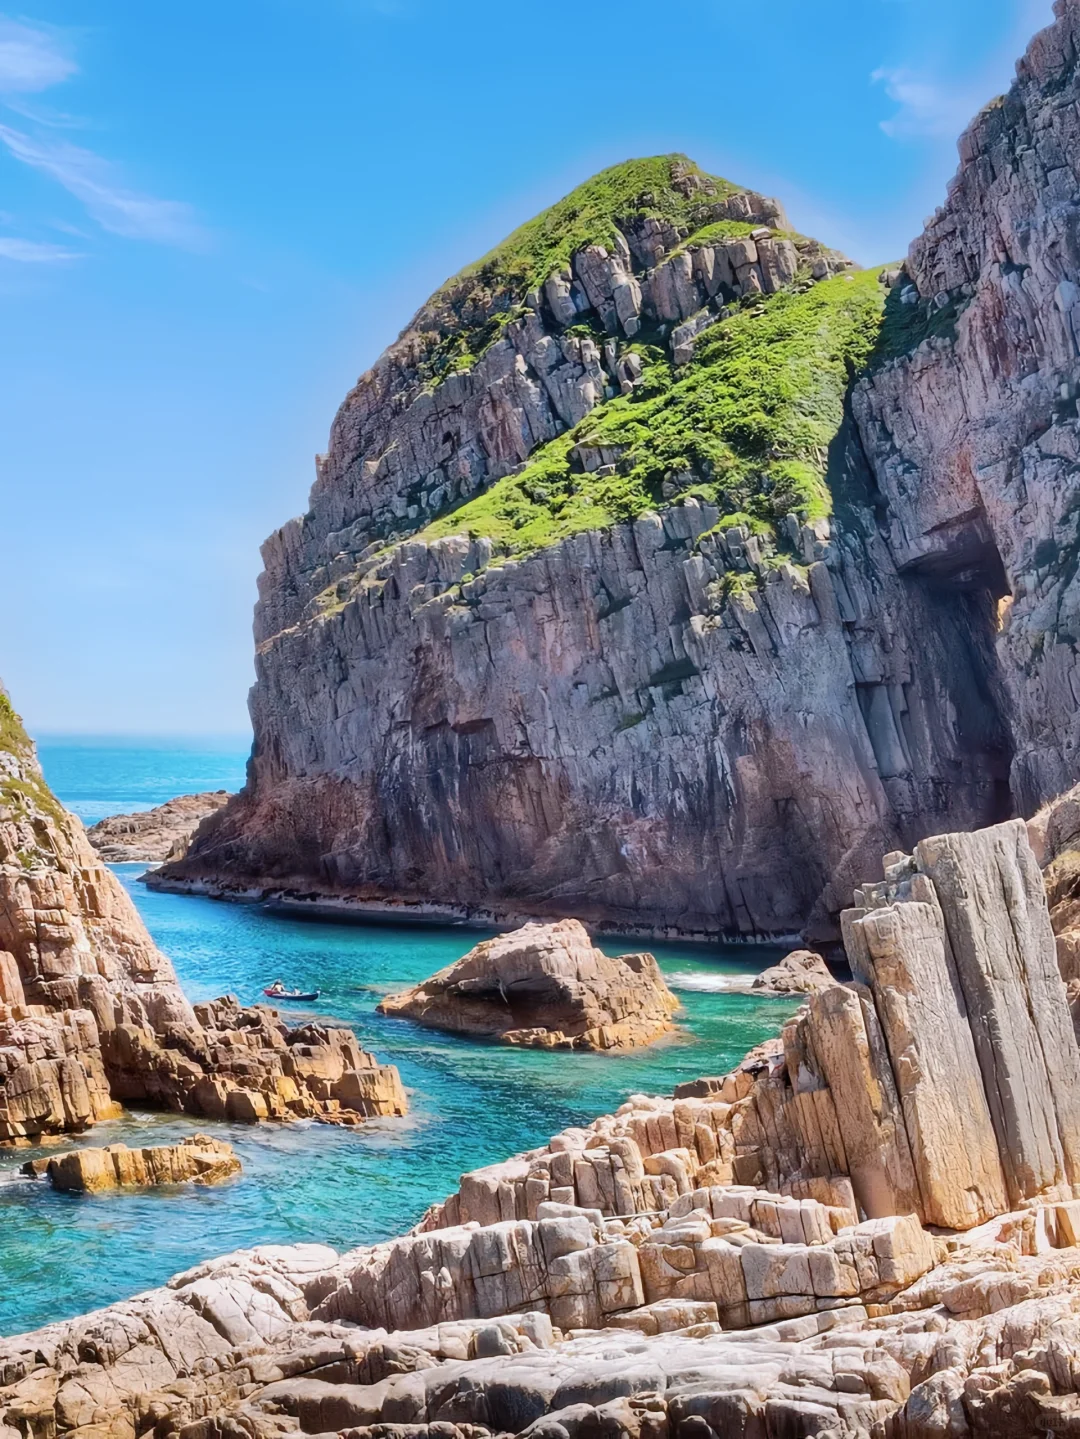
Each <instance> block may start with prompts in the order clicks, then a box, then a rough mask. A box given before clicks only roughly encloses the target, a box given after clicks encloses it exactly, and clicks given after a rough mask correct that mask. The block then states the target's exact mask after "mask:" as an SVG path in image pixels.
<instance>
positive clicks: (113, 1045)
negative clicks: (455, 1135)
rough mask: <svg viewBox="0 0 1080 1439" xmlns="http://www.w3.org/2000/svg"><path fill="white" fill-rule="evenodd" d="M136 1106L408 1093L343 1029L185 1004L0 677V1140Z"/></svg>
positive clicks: (341, 1114)
mask: <svg viewBox="0 0 1080 1439" xmlns="http://www.w3.org/2000/svg"><path fill="white" fill-rule="evenodd" d="M123 1104H146V1105H150V1106H154V1107H160V1108H163V1109H170V1110H174V1111H178V1112H184V1113H187V1114H192V1115H200V1116H204V1117H206V1118H210V1119H230V1120H234V1121H237V1122H241V1123H256V1122H258V1121H260V1120H267V1119H272V1120H290V1119H300V1118H315V1119H319V1120H322V1121H325V1122H327V1123H334V1124H359V1123H362V1122H363V1120H364V1119H365V1118H369V1117H371V1116H375V1115H398V1114H404V1113H405V1112H406V1109H407V1107H408V1105H407V1100H406V1097H405V1092H404V1090H403V1088H402V1085H401V1080H400V1077H399V1076H398V1073H397V1070H396V1069H395V1068H394V1067H393V1066H392V1065H380V1064H379V1063H378V1061H377V1060H376V1059H375V1058H374V1057H373V1056H372V1055H370V1054H368V1053H367V1051H365V1050H364V1049H363V1048H362V1046H361V1045H360V1043H359V1041H358V1040H357V1039H356V1037H355V1035H353V1034H352V1033H351V1032H350V1031H349V1030H347V1029H342V1028H336V1027H328V1026H325V1025H317V1024H311V1025H305V1026H303V1027H301V1028H297V1029H290V1028H289V1027H288V1026H286V1025H284V1024H282V1023H281V1021H280V1020H279V1018H278V1016H277V1013H276V1012H275V1011H274V1010H272V1009H269V1008H267V1007H265V1006H257V1007H255V1008H251V1009H245V1008H243V1007H241V1006H240V1004H239V1003H238V1002H237V1001H236V1000H235V999H233V998H231V997H229V996H225V997H224V998H222V999H219V1000H217V1001H215V1002H214V1003H212V1004H205V1005H198V1006H195V1007H193V1006H192V1005H191V1004H189V1003H188V1001H187V999H186V998H185V996H184V994H183V991H182V990H181V988H180V985H179V982H178V981H177V978H176V974H175V972H174V971H173V967H172V965H171V963H170V962H169V960H168V959H167V958H166V957H165V956H164V955H163V954H162V953H161V952H160V951H159V950H158V949H157V947H156V946H155V945H154V943H153V941H152V940H151V938H150V936H149V934H148V933H147V931H146V928H145V926H144V925H143V923H142V920H141V919H140V918H139V915H138V913H137V911H136V910H135V907H134V905H133V904H132V903H131V901H130V899H129V898H128V896H127V894H126V893H125V892H124V890H123V888H122V887H121V885H120V883H119V881H118V880H117V879H116V877H115V876H114V875H113V874H112V873H111V872H110V871H109V870H108V869H107V868H105V866H104V865H103V864H102V862H101V860H100V858H99V857H98V855H97V853H96V852H95V851H94V849H93V848H92V847H91V846H90V844H89V843H88V842H87V839H86V836H85V833H84V831H83V828H82V825H81V824H80V823H79V821H78V820H77V819H76V818H75V817H74V816H73V815H70V814H68V813H67V812H66V811H65V810H63V809H62V808H61V807H60V805H59V804H58V803H57V801H56V799H55V797H54V796H53V795H52V794H51V792H50V791H49V789H48V786H47V785H46V784H45V781H44V778H43V776H42V774H41V770H40V767H39V766H38V763H37V759H36V757H35V754H34V749H33V745H32V744H31V742H30V740H29V739H28V737H27V735H26V733H25V731H24V730H23V728H22V724H21V722H20V720H19V718H18V716H17V715H16V714H15V711H14V709H13V708H12V706H11V702H10V700H9V699H8V697H7V695H6V693H5V692H4V691H3V690H0V1144H12V1145H27V1144H31V1143H34V1142H37V1141H39V1140H40V1139H42V1138H44V1137H48V1136H50V1135H58V1134H63V1133H77V1132H81V1131H83V1130H86V1129H88V1128H90V1127H92V1126H93V1125H94V1124H96V1123H99V1122H101V1121H102V1120H106V1119H114V1118H116V1117H118V1115H119V1114H120V1112H121V1106H122V1105H123Z"/></svg>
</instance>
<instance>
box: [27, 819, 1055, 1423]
mask: <svg viewBox="0 0 1080 1439" xmlns="http://www.w3.org/2000/svg"><path fill="white" fill-rule="evenodd" d="M1064 803H1065V804H1072V803H1074V801H1073V799H1072V797H1070V799H1069V800H1068V801H1066V802H1064ZM1069 832H1071V825H1070V824H1069V823H1067V822H1063V823H1058V821H1057V820H1056V819H1055V811H1051V812H1050V813H1049V814H1048V815H1044V816H1041V817H1040V819H1039V820H1038V821H1037V822H1036V823H1035V824H1034V825H1033V829H1032V833H1033V835H1034V836H1035V838H1036V841H1037V842H1038V843H1040V844H1043V843H1044V842H1045V841H1046V839H1047V837H1048V836H1050V835H1053V834H1055V833H1056V834H1058V835H1059V836H1061V835H1064V834H1067V833H1069ZM1050 848H1051V849H1054V848H1056V845H1055V844H1053V843H1051V845H1050ZM1074 852H1075V851H1073V850H1069V849H1068V848H1067V845H1066V847H1065V848H1063V849H1062V850H1061V853H1060V854H1058V855H1056V856H1053V857H1051V856H1050V855H1049V854H1044V855H1043V856H1042V857H1043V858H1044V859H1045V860H1046V861H1047V862H1048V863H1051V864H1052V863H1053V862H1054V860H1055V858H1058V859H1059V858H1061V857H1062V855H1067V854H1071V853H1074ZM885 868H886V875H887V878H886V880H885V881H884V883H878V884H874V885H869V886H864V887H863V888H862V889H861V890H860V892H859V893H858V894H857V895H856V905H855V907H854V908H853V909H851V910H849V911H847V912H846V914H845V917H844V931H845V938H846V942H847V946H848V958H849V962H850V964H851V966H852V969H853V970H854V971H855V973H856V975H857V980H856V982H855V983H853V984H851V985H846V986H845V985H839V984H834V985H832V986H830V987H828V988H824V989H822V990H820V991H818V992H817V993H815V994H814V995H813V996H812V997H811V998H810V1001H809V1003H808V1004H807V1005H806V1006H805V1007H804V1008H803V1009H802V1010H800V1012H799V1014H798V1015H796V1017H795V1018H794V1019H792V1020H791V1021H790V1022H789V1023H788V1024H787V1025H786V1026H785V1028H784V1031H783V1034H782V1036H781V1037H780V1038H779V1039H778V1040H776V1041H773V1042H771V1043H769V1044H766V1045H764V1046H762V1047H761V1049H759V1050H758V1051H755V1052H754V1053H752V1054H751V1055H748V1056H747V1058H746V1060H745V1061H744V1062H743V1064H742V1065H741V1066H739V1067H738V1068H737V1069H736V1070H735V1071H733V1072H732V1073H730V1074H728V1075H726V1076H720V1077H717V1078H715V1079H706V1080H702V1081H697V1082H694V1083H690V1084H686V1085H684V1086H682V1089H681V1091H680V1093H678V1094H677V1095H676V1097H674V1098H672V1099H666V1100H665V1099H647V1098H645V1097H643V1096H636V1097H634V1098H632V1099H631V1100H630V1101H628V1102H627V1103H626V1104H624V1105H623V1106H622V1107H621V1108H620V1109H619V1110H618V1112H617V1113H615V1114H614V1115H609V1116H606V1117H603V1118H600V1119H598V1120H596V1121H594V1122H593V1123H592V1124H591V1125H589V1126H588V1127H586V1128H582V1129H571V1130H567V1131H565V1132H563V1133H562V1134H559V1135H556V1136H554V1137H553V1138H552V1140H551V1141H550V1143H549V1144H548V1145H547V1146H546V1147H545V1148H543V1149H539V1150H536V1151H533V1152H530V1153H528V1154H524V1155H520V1156H518V1157H516V1158H514V1159H511V1160H508V1161H507V1162H505V1163H503V1164H499V1165H493V1166H490V1167H488V1168H487V1169H483V1170H479V1171H476V1172H474V1173H472V1174H467V1175H465V1176H463V1178H462V1182H461V1186H460V1189H459V1190H458V1191H457V1192H456V1193H455V1194H454V1195H452V1196H451V1197H450V1198H449V1199H448V1200H447V1201H445V1203H443V1204H441V1205H438V1206H436V1207H435V1208H434V1209H432V1210H431V1211H429V1213H428V1214H427V1215H426V1216H425V1218H424V1219H423V1220H422V1221H421V1223H420V1224H419V1225H418V1226H417V1227H416V1229H414V1230H413V1231H412V1232H411V1233H410V1234H408V1235H405V1236H402V1237H400V1238H398V1239H392V1240H388V1241H386V1242H384V1243H382V1244H376V1245H371V1246H366V1247H363V1248H360V1249H357V1250H353V1251H351V1252H349V1253H347V1254H343V1255H339V1254H337V1253H335V1252H334V1251H333V1250H329V1249H326V1248H323V1247H321V1246H318V1245H298V1246H292V1247H282V1246H269V1247H266V1248H263V1249H256V1250H251V1251H242V1252H240V1253H237V1254H233V1255H227V1256H225V1257H223V1258H221V1259H216V1260H211V1261H208V1262H207V1263H205V1264H201V1265H198V1266H196V1267H195V1268H194V1269H192V1270H190V1271H188V1272H187V1273H185V1274H181V1275H178V1276H176V1278H174V1279H173V1280H171V1281H170V1283H169V1284H168V1285H167V1286H166V1287H165V1288H163V1289H158V1290H153V1291H150V1292H149V1293H147V1294H145V1295H142V1296H139V1297H138V1298H136V1299H133V1300H130V1301H127V1302H125V1303H123V1304H118V1305H113V1306H110V1307H109V1308H108V1309H106V1310H102V1311H100V1312H99V1313H97V1314H93V1315H89V1316H86V1317H85V1318H83V1319H78V1320H72V1321H68V1322H65V1323H61V1324H55V1325H51V1326H49V1327H47V1328H46V1329H43V1330H41V1331H38V1332H37V1333H35V1334H30V1335H24V1336H17V1337H15V1338H12V1339H8V1340H4V1341H0V1377H2V1381H3V1382H2V1386H0V1432H4V1431H5V1430H7V1431H10V1434H11V1439H14V1436H15V1435H16V1434H18V1435H21V1436H26V1435H31V1434H39V1433H46V1432H47V1433H53V1432H55V1433H63V1434H67V1433H71V1432H73V1431H75V1430H80V1431H82V1430H89V1429H92V1431H93V1435H94V1439H98V1436H110V1439H112V1436H116V1439H133V1436H135V1435H138V1434H143V1433H147V1432H149V1431H150V1430H153V1432H154V1434H155V1436H156V1439H168V1436H170V1435H177V1436H178V1439H223V1436H230V1435H231V1436H237V1437H238V1436H241V1435H243V1436H246V1439H282V1436H288V1435H295V1436H297V1439H299V1436H301V1435H324V1434H327V1433H337V1434H342V1435H348V1436H349V1439H486V1436H487V1435H508V1434H515V1435H528V1436H529V1439H593V1436H598V1435H611V1436H616V1435H618V1436H622V1435H626V1436H628V1439H674V1436H680V1439H681V1436H683V1435H686V1436H687V1439H694V1436H696V1439H712V1436H716V1439H729V1436H736V1439H761V1436H773V1435H776V1436H787V1435H799V1436H803V1435H818V1436H826V1435H828V1436H832V1439H841V1436H843V1439H848V1436H850V1439H856V1436H867V1435H870V1436H874V1439H894V1436H903V1439H931V1436H941V1435H945V1436H956V1439H963V1436H968V1435H986V1436H997V1439H1009V1436H1013V1435H1017V1436H1020V1435H1023V1436H1028V1435H1031V1436H1034V1435H1040V1436H1041V1435H1042V1434H1044V1433H1046V1432H1053V1433H1069V1432H1072V1429H1073V1428H1074V1427H1075V1426H1076V1425H1077V1424H1078V1423H1080V1397H1078V1394H1077V1390H1076V1386H1075V1384H1074V1375H1075V1373H1076V1372H1078V1370H1080V1247H1078V1245H1077V1241H1078V1240H1080V1197H1078V1196H1080V1149H1078V1147H1077V1146H1078V1145H1080V1123H1078V1122H1077V1112H1078V1110H1080V1051H1078V1049H1077V1045H1076V1040H1075V1036H1074V1033H1073V1026H1072V1020H1071V1016H1070V1013H1069V1007H1068V1003H1067V999H1066V991H1065V986H1064V985H1063V984H1062V981H1061V978H1060V975H1059V969H1058V955H1057V950H1058V946H1057V944H1056V939H1055V934H1054V931H1053V927H1052V923H1051V918H1050V913H1049V909H1048V906H1047V902H1046V897H1045V893H1044V889H1043V882H1042V878H1041V874H1040V870H1039V867H1038V864H1037V862H1036V857H1035V854H1034V852H1033V850H1032V847H1031V844H1030V842H1029V839H1028V831H1027V829H1026V827H1025V826H1024V825H1023V824H1021V823H1019V822H1012V823H1009V824H1005V825H1000V826H997V827H995V828H992V829H989V830H985V831H981V832H978V833H975V834H954V835H945V836H940V837H937V838H933V839H930V840H927V841H926V842H925V843H924V844H922V845H920V846H919V848H918V849H917V850H916V852H915V854H914V855H913V856H904V855H898V854H894V855H891V856H889V857H888V860H887V863H886V866H885ZM1059 928H1060V925H1059ZM1069 937H1070V934H1069V931H1064V932H1063V934H1059V935H1058V936H1057V938H1058V939H1060V938H1065V939H1066V940H1067V941H1069ZM86 1439H90V1436H89V1434H87V1436H86Z"/></svg>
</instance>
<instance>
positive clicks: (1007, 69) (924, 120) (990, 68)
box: [871, 0, 1054, 141]
mask: <svg viewBox="0 0 1080 1439" xmlns="http://www.w3.org/2000/svg"><path fill="white" fill-rule="evenodd" d="M1009 9H1010V10H1011V16H1010V24H1009V26H1008V29H1007V32H1006V34H1005V35H1004V37H1003V38H1002V40H1001V42H1000V44H998V45H996V46H995V47H994V51H993V53H992V54H990V55H987V56H985V57H984V58H983V59H982V61H981V62H977V68H974V69H968V70H967V71H966V73H965V71H964V69H963V67H962V65H959V66H957V67H956V70H955V72H954V73H952V74H950V75H949V76H948V77H947V78H946V77H943V75H942V74H941V72H940V71H938V72H937V73H935V72H934V71H932V70H930V69H927V68H925V66H923V65H919V64H914V65H912V64H909V65H903V64H901V65H891V66H890V65H884V66H882V67H881V68H880V69H878V70H875V71H874V73H873V75H872V76H871V79H872V80H873V81H874V83H875V84H878V85H881V86H883V87H884V90H885V93H886V95H887V96H888V97H889V99H890V100H891V101H892V102H893V103H894V104H895V105H896V107H897V109H896V113H895V114H893V115H890V116H889V117H888V119H885V120H882V121H881V122H880V123H881V128H882V130H884V132H885V134H886V135H889V136H890V137H891V138H892V139H894V140H931V141H933V140H946V139H947V140H950V141H951V140H954V139H956V137H957V136H958V135H959V134H960V133H961V131H963V130H964V129H965V128H966V127H967V125H968V124H969V123H970V122H971V120H973V119H974V117H975V116H976V115H977V114H978V113H979V111H980V109H981V108H982V107H983V106H984V105H985V104H986V103H987V101H988V100H990V99H992V98H993V96H994V95H997V94H1000V93H1001V92H1002V91H1003V90H1005V89H1007V88H1008V86H1009V85H1010V83H1011V82H1012V78H1013V74H1014V67H1015V63H1016V60H1017V59H1018V57H1019V56H1020V55H1022V54H1023V52H1024V49H1025V47H1026V46H1027V44H1028V41H1029V40H1030V39H1031V36H1032V35H1033V34H1034V32H1035V31H1036V30H1040V29H1042V27H1043V26H1044V25H1048V24H1050V22H1051V21H1052V20H1053V18H1054V16H1053V6H1052V3H1051V0H1010V3H1009ZM924 48H925V47H924Z"/></svg>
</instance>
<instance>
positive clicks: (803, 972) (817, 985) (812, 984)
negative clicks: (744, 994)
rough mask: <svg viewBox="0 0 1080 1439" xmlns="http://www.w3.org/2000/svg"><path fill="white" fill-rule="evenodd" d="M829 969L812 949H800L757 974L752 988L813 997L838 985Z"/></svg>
mask: <svg viewBox="0 0 1080 1439" xmlns="http://www.w3.org/2000/svg"><path fill="white" fill-rule="evenodd" d="M834 983H835V980H834V979H833V976H832V974H831V973H830V971H829V966H828V965H827V964H826V963H825V961H824V960H823V959H822V957H821V955H820V954H815V953H814V951H813V950H812V949H796V950H793V951H792V952H791V954H788V955H785V956H784V958H783V959H782V960H781V961H780V963H779V964H773V965H770V966H769V968H768V969H763V970H762V971H761V973H760V974H758V975H755V977H754V982H753V984H752V985H751V986H750V987H751V989H753V990H755V991H758V992H761V993H764V994H813V993H814V991H815V990H818V989H826V988H827V987H828V986H829V985H830V984H834Z"/></svg>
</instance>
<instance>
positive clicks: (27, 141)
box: [0, 124, 207, 250]
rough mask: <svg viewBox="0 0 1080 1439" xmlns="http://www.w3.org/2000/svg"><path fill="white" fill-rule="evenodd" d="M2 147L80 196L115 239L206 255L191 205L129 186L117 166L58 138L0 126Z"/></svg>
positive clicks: (76, 195)
mask: <svg viewBox="0 0 1080 1439" xmlns="http://www.w3.org/2000/svg"><path fill="white" fill-rule="evenodd" d="M0 142H2V143H3V144H4V145H6V146H7V149H8V150H9V152H10V153H11V154H12V155H13V156H14V157H15V159H16V160H21V161H22V163H23V164H24V165H30V166H31V167H32V168H33V169H35V170H40V171H42V173H44V174H46V175H48V176H50V178H51V179H53V180H55V181H57V183H58V184H60V185H62V186H63V187H64V189H65V190H67V191H68V193H69V194H71V195H74V196H75V198H76V199H77V200H79V201H80V202H81V203H82V205H84V206H85V208H86V211H87V213H88V214H89V215H90V217H91V218H92V219H93V220H96V221H97V223H98V224H99V225H100V226H101V228H102V229H103V230H108V231H109V232H110V233H111V234H113V235H123V236H125V237H126V238H128V239H132V240H154V241H156V242H157V243H159V244H163V245H179V246H182V247H183V248H185V249H191V250H198V249H203V248H204V247H205V245H206V242H207V235H206V232H205V230H204V229H203V228H202V226H201V225H200V224H199V223H198V221H197V219H196V217H195V212H194V211H193V210H192V208H191V206H190V205H186V204H184V203H183V202H182V201H180V200H159V199H157V198H156V197H155V196H152V195H145V194H142V193H140V192H139V191H138V190H133V189H131V188H130V187H129V186H127V185H126V184H125V183H124V182H123V179H122V177H121V175H120V174H119V172H118V170H117V167H116V166H115V165H113V164H112V162H111V161H109V160H105V159H103V158H102V157H101V156H100V155H96V154H95V153H94V152H93V151H92V150H85V149H83V148H82V147H81V146H79V145H71V144H69V143H68V142H67V141H64V140H56V139H54V138H53V137H51V136H49V137H45V138H43V137H41V136H34V135H28V134H26V133H25V132H24V131H22V130H14V129H12V128H11V127H10V126H8V125H3V124H0Z"/></svg>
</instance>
